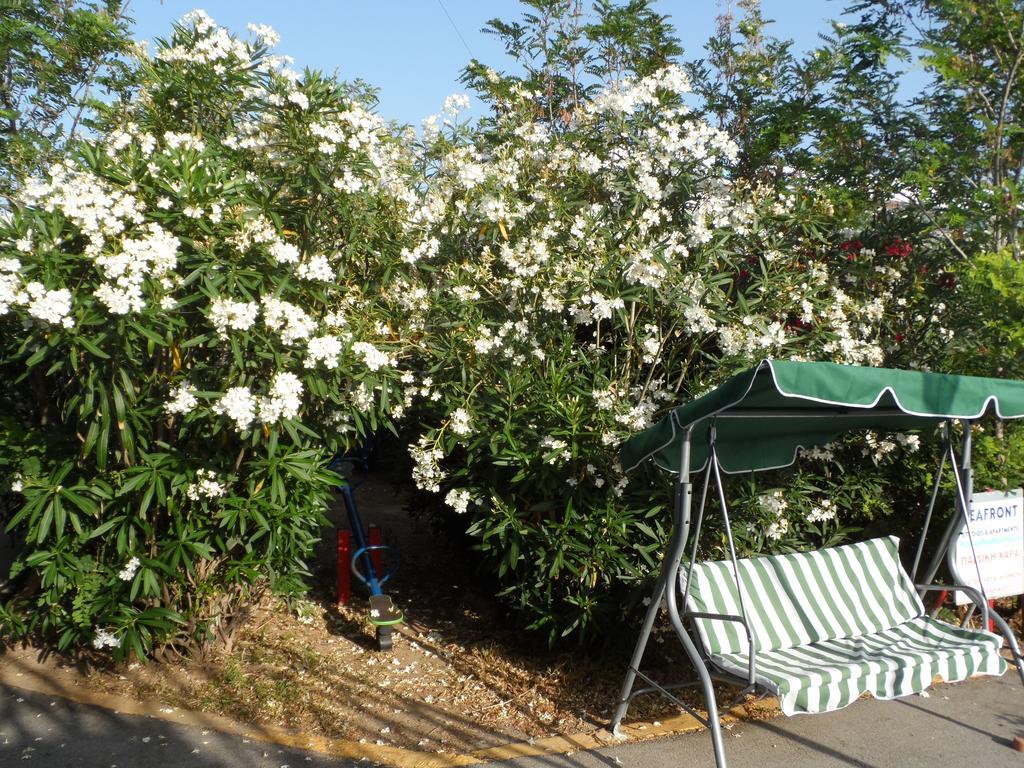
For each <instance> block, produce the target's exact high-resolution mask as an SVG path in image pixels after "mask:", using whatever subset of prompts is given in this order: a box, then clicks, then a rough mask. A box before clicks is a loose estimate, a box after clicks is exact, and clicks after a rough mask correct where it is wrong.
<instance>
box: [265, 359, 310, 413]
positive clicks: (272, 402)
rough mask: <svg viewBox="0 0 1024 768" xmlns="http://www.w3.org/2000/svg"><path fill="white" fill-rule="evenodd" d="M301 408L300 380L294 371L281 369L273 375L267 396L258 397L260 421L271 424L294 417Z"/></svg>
mask: <svg viewBox="0 0 1024 768" xmlns="http://www.w3.org/2000/svg"><path fill="white" fill-rule="evenodd" d="M300 408H302V382H301V381H299V377H298V376H296V375H295V374H294V373H289V372H287V371H282V372H281V373H279V374H277V375H276V376H274V380H273V381H272V382H271V384H270V392H269V393H268V396H267V397H264V398H261V399H260V421H262V422H263V423H264V424H273V423H274V422H276V421H279V420H280V419H294V418H295V417H296V416H298V415H299V409H300Z"/></svg>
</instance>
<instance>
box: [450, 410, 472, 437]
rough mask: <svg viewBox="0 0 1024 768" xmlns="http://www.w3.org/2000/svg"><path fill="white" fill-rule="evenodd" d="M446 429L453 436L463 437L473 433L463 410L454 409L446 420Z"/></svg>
mask: <svg viewBox="0 0 1024 768" xmlns="http://www.w3.org/2000/svg"><path fill="white" fill-rule="evenodd" d="M448 427H449V429H451V431H452V433H453V434H456V435H460V436H462V437H465V436H466V435H470V434H472V433H473V425H472V423H471V420H470V418H469V414H468V413H467V412H466V409H465V408H456V409H455V412H454V413H453V414H452V415H451V417H450V418H449V419H448Z"/></svg>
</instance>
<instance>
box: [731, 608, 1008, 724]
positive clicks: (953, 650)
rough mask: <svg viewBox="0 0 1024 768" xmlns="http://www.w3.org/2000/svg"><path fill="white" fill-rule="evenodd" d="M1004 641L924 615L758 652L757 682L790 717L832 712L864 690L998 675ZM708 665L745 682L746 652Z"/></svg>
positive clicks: (898, 692)
mask: <svg viewBox="0 0 1024 768" xmlns="http://www.w3.org/2000/svg"><path fill="white" fill-rule="evenodd" d="M1001 645H1002V638H1001V637H999V636H998V635H994V634H992V633H990V632H984V631H980V630H978V631H976V630H968V629H961V628H959V627H952V626H950V625H948V624H945V623H943V622H941V621H936V620H934V619H930V618H928V617H927V616H922V617H919V618H915V619H911V620H910V621H908V622H906V623H904V624H900V625H898V626H896V627H892V628H890V629H884V630H882V631H880V632H874V633H872V634H868V635H863V636H860V637H850V638H841V639H831V640H824V641H821V642H816V643H811V644H809V645H806V646H801V647H790V648H784V649H779V650H770V651H765V652H764V653H758V654H757V655H756V664H757V669H756V676H757V682H758V683H759V684H760V685H762V686H764V687H765V688H766V689H767V690H769V691H771V692H772V693H774V694H775V695H776V696H778V698H779V704H780V706H781V707H782V711H783V712H785V713H786V714H787V715H794V714H799V713H812V712H830V711H832V710H835V709H840V708H842V707H845V706H846V705H848V704H851V703H853V702H854V701H855V700H856V699H857V698H859V697H860V696H861V695H862V694H864V693H870V694H872V695H873V696H875V697H876V698H879V699H891V698H894V697H896V696H906V695H908V694H911V693H918V692H920V691H923V690H924V689H925V688H927V687H928V686H929V685H931V683H932V680H933V678H935V677H938V678H941V679H942V680H945V681H947V682H956V681H959V680H964V679H966V678H968V677H970V676H971V675H1001V674H1003V673H1004V672H1005V671H1006V662H1005V661H1004V660H1003V658H1002V657H1001V656H1000V655H999V648H1000V646H1001ZM711 661H712V662H713V663H714V664H715V665H716V666H718V667H720V668H722V669H723V670H725V671H727V672H732V673H734V674H737V675H740V676H742V677H745V676H746V674H747V654H746V653H723V654H712V656H711Z"/></svg>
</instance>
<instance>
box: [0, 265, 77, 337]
mask: <svg viewBox="0 0 1024 768" xmlns="http://www.w3.org/2000/svg"><path fill="white" fill-rule="evenodd" d="M5 261H7V262H10V261H12V260H5ZM18 307H24V309H25V311H26V312H27V313H28V314H29V316H30V317H34V318H35V319H36V320H42V321H43V322H45V323H49V324H50V325H60V326H63V327H64V328H73V327H74V325H75V320H74V318H73V317H72V316H71V292H70V291H68V290H67V289H66V288H58V289H56V290H49V289H48V288H47V287H46V286H44V285H43V284H42V283H38V282H35V281H33V282H30V283H28V284H26V285H25V286H24V288H22V287H21V284H20V281H19V279H18V276H17V275H16V274H9V273H8V274H3V273H0V315H5V314H7V313H8V312H10V311H11V310H12V309H15V308H18Z"/></svg>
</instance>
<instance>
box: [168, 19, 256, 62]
mask: <svg viewBox="0 0 1024 768" xmlns="http://www.w3.org/2000/svg"><path fill="white" fill-rule="evenodd" d="M180 23H181V25H182V26H183V27H191V28H192V29H193V30H194V31H195V40H194V41H193V40H190V41H189V43H188V44H179V45H174V46H163V47H161V48H160V49H159V50H157V52H156V58H157V59H158V60H159V61H166V62H179V63H185V64H212V63H215V62H223V61H226V60H230V59H235V60H238V61H248V60H249V47H248V46H247V45H246V44H245V43H244V42H242V41H241V40H237V39H235V38H233V37H232V36H231V34H230V33H229V32H228V31H227V30H226V29H225V28H224V27H219V26H217V24H216V23H215V22H214V20H213V19H211V18H210V17H209V16H208V15H207V14H206V12H205V11H201V10H199V9H196V10H194V11H189V12H188V13H186V14H185V15H184V16H182V17H181V22H180ZM266 30H269V32H270V33H271V34H272V35H274V33H273V30H272V29H270V28H269V27H266ZM253 31H256V30H253ZM274 36H276V35H274ZM271 39H273V37H271Z"/></svg>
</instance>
